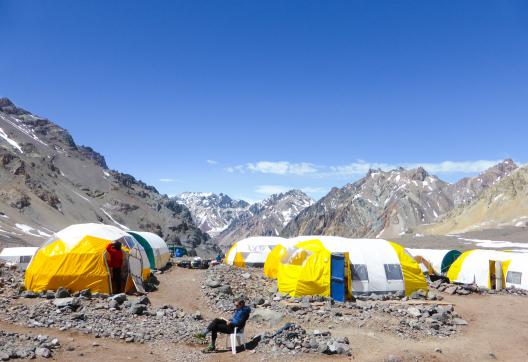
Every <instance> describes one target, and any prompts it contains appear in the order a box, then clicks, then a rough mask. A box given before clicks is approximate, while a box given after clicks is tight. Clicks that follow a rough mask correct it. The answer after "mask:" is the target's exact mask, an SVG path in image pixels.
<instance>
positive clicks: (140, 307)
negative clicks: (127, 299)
mask: <svg viewBox="0 0 528 362" xmlns="http://www.w3.org/2000/svg"><path fill="white" fill-rule="evenodd" d="M146 310H147V306H146V305H144V304H133V305H132V306H131V307H130V313H132V314H135V315H142V314H143V313H144V312H145V311H146Z"/></svg>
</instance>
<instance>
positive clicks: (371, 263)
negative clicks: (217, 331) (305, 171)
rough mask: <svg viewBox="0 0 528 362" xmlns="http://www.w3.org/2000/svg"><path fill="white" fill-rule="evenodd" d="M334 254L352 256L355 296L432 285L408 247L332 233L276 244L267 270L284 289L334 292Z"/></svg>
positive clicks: (296, 292) (302, 292)
mask: <svg viewBox="0 0 528 362" xmlns="http://www.w3.org/2000/svg"><path fill="white" fill-rule="evenodd" d="M333 253H346V254H347V255H348V257H349V264H350V272H351V287H352V293H353V294H354V295H359V294H369V293H378V294H386V293H401V294H405V295H410V294H412V293H413V292H414V291H417V290H419V289H422V290H424V291H426V290H427V289H428V287H427V282H426V280H425V277H424V275H423V273H422V271H421V269H420V266H419V265H418V263H417V262H416V261H415V260H414V259H413V258H412V256H411V255H409V254H408V253H407V252H406V251H405V249H404V248H403V247H402V246H400V245H398V244H396V243H393V242H390V241H387V240H381V239H347V238H340V237H334V236H302V237H297V238H294V239H290V240H288V241H287V242H285V243H283V244H282V245H278V246H276V247H275V248H274V249H273V250H272V251H271V252H270V254H269V255H268V257H267V259H266V263H265V265H264V274H265V275H267V276H268V277H270V278H275V277H276V278H277V285H278V289H279V291H280V292H283V293H288V294H290V295H292V296H295V297H298V296H302V295H323V296H329V295H330V267H331V265H330V264H331V261H330V259H331V255H332V254H333Z"/></svg>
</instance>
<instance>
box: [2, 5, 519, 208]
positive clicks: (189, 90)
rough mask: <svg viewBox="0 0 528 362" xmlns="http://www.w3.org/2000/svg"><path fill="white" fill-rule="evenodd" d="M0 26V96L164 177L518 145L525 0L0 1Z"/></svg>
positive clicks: (304, 174)
mask: <svg viewBox="0 0 528 362" xmlns="http://www.w3.org/2000/svg"><path fill="white" fill-rule="evenodd" d="M0 36H1V39H2V41H1V42H0V49H1V54H2V56H0V95H2V96H7V97H9V98H11V99H12V100H13V101H15V102H16V103H17V104H19V105H20V106H22V107H25V108H27V109H29V110H31V111H33V112H35V113H37V114H39V115H42V116H46V117H48V118H50V119H51V120H53V121H55V122H57V123H58V124H60V125H61V126H63V127H65V128H66V129H68V130H69V131H70V132H71V133H72V135H73V136H74V138H75V140H76V141H77V143H79V144H86V145H90V146H92V147H93V148H94V149H96V150H98V151H99V152H101V153H102V154H103V155H104V156H105V157H106V159H107V162H108V164H109V166H110V167H111V168H113V169H117V170H120V171H123V172H127V173H130V174H133V175H135V176H136V177H137V178H139V179H142V180H144V181H146V182H147V183H150V184H153V185H155V186H156V187H157V188H158V189H159V190H160V191H161V192H163V193H168V194H177V193H179V192H182V191H213V192H224V193H227V194H229V195H232V196H234V197H239V198H245V199H249V200H258V199H261V198H263V197H265V196H266V195H267V194H268V193H270V192H272V191H280V190H284V189H287V188H291V187H295V188H301V189H304V190H306V191H308V192H309V194H310V195H312V196H313V197H315V198H318V197H321V196H323V195H324V193H325V192H326V191H328V190H329V189H330V188H331V187H332V186H342V185H344V184H346V183H347V182H351V181H354V180H356V179H358V178H359V177H361V176H362V175H363V174H364V173H365V171H366V169H368V168H369V167H377V166H381V167H384V168H385V167H388V168H390V167H392V166H396V165H407V166H414V165H416V164H427V166H428V168H429V169H430V170H431V171H433V173H437V174H438V175H439V176H440V177H442V178H444V179H446V180H448V181H453V180H456V179H457V178H459V177H462V176H466V175H472V174H476V173H478V172H479V170H481V169H482V168H485V167H487V166H489V165H490V164H491V163H492V162H494V161H496V160H500V159H504V158H506V157H512V158H514V159H515V160H517V161H520V162H526V160H527V159H528V147H526V135H527V134H528V121H527V116H528V102H527V99H528V42H527V41H526V39H528V3H527V2H525V1H482V0H479V1H459V0H457V1H441V2H433V1H372V0H369V1H306V0H304V1H270V0H268V1H244V0H241V1H199V0H192V1H156V2H145V1H121V2H117V1H89V2H88V1H83V2H81V1H23V0H13V1H6V0H0ZM446 161H447V163H446Z"/></svg>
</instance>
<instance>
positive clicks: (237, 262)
mask: <svg viewBox="0 0 528 362" xmlns="http://www.w3.org/2000/svg"><path fill="white" fill-rule="evenodd" d="M233 265H234V266H236V267H239V268H245V267H246V263H245V261H244V256H243V255H242V253H240V252H237V253H236V254H235V258H234V259H233Z"/></svg>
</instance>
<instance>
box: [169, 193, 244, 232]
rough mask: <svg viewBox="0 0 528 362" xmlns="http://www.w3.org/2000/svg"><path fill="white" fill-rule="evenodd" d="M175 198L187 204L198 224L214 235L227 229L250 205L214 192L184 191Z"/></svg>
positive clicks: (203, 229)
mask: <svg viewBox="0 0 528 362" xmlns="http://www.w3.org/2000/svg"><path fill="white" fill-rule="evenodd" d="M175 200H176V201H177V202H179V203H181V204H184V205H185V206H187V208H188V209H189V211H190V212H191V215H192V217H193V220H194V222H195V223H196V225H198V227H199V228H200V229H201V230H202V231H204V232H206V233H208V234H209V235H210V236H212V237H215V236H217V235H218V234H220V233H221V232H222V231H224V230H225V229H227V228H228V227H229V225H231V223H232V222H233V221H234V220H237V219H238V218H240V216H241V215H242V214H243V213H245V212H247V211H248V208H249V206H250V205H249V203H247V202H246V201H243V200H233V199H232V198H230V197H229V196H227V195H225V194H222V193H220V194H218V195H217V194H214V193H212V192H184V193H182V194H181V195H180V196H178V197H176V198H175Z"/></svg>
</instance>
